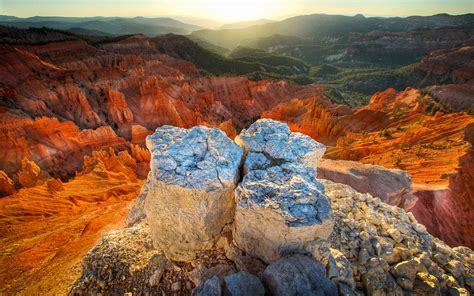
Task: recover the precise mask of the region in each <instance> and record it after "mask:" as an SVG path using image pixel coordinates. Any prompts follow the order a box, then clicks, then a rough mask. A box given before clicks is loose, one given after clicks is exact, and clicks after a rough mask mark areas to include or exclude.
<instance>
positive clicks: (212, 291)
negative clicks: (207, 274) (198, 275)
mask: <svg viewBox="0 0 474 296" xmlns="http://www.w3.org/2000/svg"><path fill="white" fill-rule="evenodd" d="M193 295H195V296H221V295H222V286H221V280H220V279H219V278H218V277H217V276H214V277H212V278H210V279H208V280H207V281H205V282H204V284H202V285H201V286H198V287H196V289H194V290H193Z"/></svg>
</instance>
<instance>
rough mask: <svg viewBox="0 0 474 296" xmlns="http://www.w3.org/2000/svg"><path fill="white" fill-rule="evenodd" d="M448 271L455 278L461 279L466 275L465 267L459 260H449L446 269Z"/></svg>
mask: <svg viewBox="0 0 474 296" xmlns="http://www.w3.org/2000/svg"><path fill="white" fill-rule="evenodd" d="M444 268H445V269H446V270H448V271H449V272H450V273H451V274H452V275H453V276H454V277H455V278H458V277H461V276H462V275H463V274H464V266H463V264H462V263H461V262H460V261H458V260H449V261H448V264H446V265H445V267H444Z"/></svg>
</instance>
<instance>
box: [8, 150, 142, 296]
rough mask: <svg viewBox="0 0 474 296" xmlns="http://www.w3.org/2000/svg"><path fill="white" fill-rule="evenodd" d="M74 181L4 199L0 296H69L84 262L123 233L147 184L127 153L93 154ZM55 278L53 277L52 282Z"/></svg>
mask: <svg viewBox="0 0 474 296" xmlns="http://www.w3.org/2000/svg"><path fill="white" fill-rule="evenodd" d="M84 164H85V165H84V168H83V170H81V171H80V172H79V173H78V174H77V175H76V176H75V177H74V178H72V179H71V180H70V181H68V182H65V183H62V182H61V181H59V180H56V179H49V180H48V181H46V182H45V183H44V184H42V185H36V186H34V187H31V188H22V189H20V190H18V191H17V192H16V193H13V194H12V195H10V196H6V197H3V198H1V199H0V209H1V216H0V237H1V238H0V253H2V254H4V255H6V254H8V256H0V283H1V284H0V294H7V295H13V294H25V295H45V294H55V295H66V294H67V291H68V290H69V289H70V286H71V283H73V282H74V280H75V279H76V278H77V277H78V276H80V272H81V260H82V257H83V256H84V255H85V254H86V253H87V252H88V251H89V250H90V249H91V248H92V247H93V246H94V244H95V243H96V242H97V241H98V240H99V239H100V237H101V236H102V235H103V234H104V233H105V232H107V231H110V230H111V229H114V228H120V227H123V220H124V219H125V217H126V216H127V214H128V211H129V208H130V206H131V203H132V201H133V200H134V199H135V197H136V196H137V194H138V192H139V191H140V187H141V186H142V185H143V181H142V180H140V179H139V178H137V176H136V173H135V169H136V166H135V164H134V161H133V160H132V159H131V158H130V155H128V152H125V151H122V152H120V155H118V153H115V152H113V151H110V150H109V151H101V152H96V153H93V154H92V155H91V156H90V157H88V158H87V159H86V160H85V161H84ZM52 275H54V276H52Z"/></svg>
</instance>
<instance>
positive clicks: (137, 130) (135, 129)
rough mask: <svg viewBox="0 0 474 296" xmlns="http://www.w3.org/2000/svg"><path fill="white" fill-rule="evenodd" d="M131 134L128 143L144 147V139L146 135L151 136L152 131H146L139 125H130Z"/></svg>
mask: <svg viewBox="0 0 474 296" xmlns="http://www.w3.org/2000/svg"><path fill="white" fill-rule="evenodd" d="M131 134H132V136H131V141H130V142H131V143H132V144H140V145H144V144H145V140H146V137H147V136H148V135H151V134H153V131H150V130H147V129H146V128H144V127H143V126H141V125H139V124H135V125H132V128H131Z"/></svg>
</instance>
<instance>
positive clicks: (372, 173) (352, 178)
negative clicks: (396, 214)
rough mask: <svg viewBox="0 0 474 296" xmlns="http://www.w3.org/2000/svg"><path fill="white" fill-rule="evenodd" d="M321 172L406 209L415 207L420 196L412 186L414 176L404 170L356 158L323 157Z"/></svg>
mask: <svg viewBox="0 0 474 296" xmlns="http://www.w3.org/2000/svg"><path fill="white" fill-rule="evenodd" d="M318 176H319V178H322V179H327V180H331V181H333V182H336V183H342V184H347V185H349V186H351V187H352V188H354V189H355V190H357V191H359V192H361V193H370V194H372V195H373V196H378V197H380V198H381V199H382V201H383V202H385V203H388V204H391V205H395V206H398V207H401V208H404V209H405V210H409V209H410V208H412V207H413V206H414V205H415V203H416V200H417V197H416V196H415V195H414V194H413V192H412V189H411V179H410V176H409V175H408V174H407V172H405V171H402V170H396V169H387V168H384V167H382V166H378V165H370V164H364V163H360V162H355V161H347V160H332V159H322V160H321V161H320V162H319V163H318Z"/></svg>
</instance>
